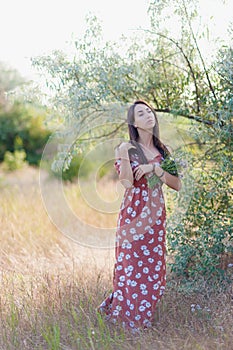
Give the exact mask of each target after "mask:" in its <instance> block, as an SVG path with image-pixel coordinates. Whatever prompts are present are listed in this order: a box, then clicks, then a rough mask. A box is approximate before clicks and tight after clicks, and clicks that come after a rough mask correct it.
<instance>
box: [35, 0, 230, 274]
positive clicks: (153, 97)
mask: <svg viewBox="0 0 233 350" xmlns="http://www.w3.org/2000/svg"><path fill="white" fill-rule="evenodd" d="M170 5H172V6H174V8H175V10H174V11H175V14H176V15H177V16H178V18H179V19H180V20H181V31H180V36H178V37H174V36H172V35H171V33H169V32H168V31H167V30H164V29H163V28H161V23H162V20H161V18H162V19H164V18H165V16H164V10H166V9H167V7H168V6H170ZM195 6H196V2H192V3H191V2H189V1H188V2H187V1H183V0H180V1H176V2H174V1H169V0H167V1H151V4H150V8H149V13H150V16H151V29H150V30H146V31H145V30H144V31H143V30H140V35H139V36H136V37H134V38H132V42H131V44H130V45H128V46H127V40H126V39H125V38H122V46H123V47H124V51H123V52H124V53H123V54H122V52H121V51H120V49H119V46H117V44H116V43H112V42H111V43H110V42H107V43H104V44H103V43H102V41H101V28H100V26H99V25H98V22H97V19H96V18H89V19H88V21H87V25H88V26H89V27H88V29H87V31H86V34H85V35H84V38H83V39H82V40H81V39H80V40H76V41H75V48H76V54H75V56H74V58H73V59H71V60H70V59H68V57H66V55H65V54H64V53H61V52H54V55H53V56H52V57H51V56H50V57H40V58H37V59H34V65H36V66H38V68H39V69H41V70H45V71H46V73H49V78H48V82H49V84H50V86H51V87H52V88H53V90H54V91H56V92H57V95H56V98H55V101H54V103H55V104H56V107H57V108H60V110H61V111H62V114H63V115H64V125H65V126H66V127H68V126H69V127H70V126H72V127H71V128H70V129H71V130H70V133H71V134H72V133H73V135H74V136H75V137H76V139H77V140H78V142H77V144H76V146H77V147H78V148H81V147H82V146H83V145H84V143H85V142H87V143H88V145H90V141H91V142H92V143H94V142H96V140H99V139H101V138H103V139H106V138H107V137H112V136H113V135H116V134H117V135H120V136H124V135H125V132H126V129H125V123H124V120H123V118H121V119H120V121H119V115H121V106H123V107H124V106H125V105H127V103H128V102H130V101H132V100H134V99H138V98H142V99H145V100H147V101H148V102H150V103H152V104H153V105H154V106H155V109H156V111H157V112H158V113H169V114H170V115H173V116H174V118H176V117H177V116H181V117H183V118H186V119H188V120H194V121H195V124H194V129H193V134H194V136H193V137H195V139H196V148H194V145H192V148H190V152H191V154H192V155H193V154H194V155H195V156H194V157H193V161H192V163H191V164H190V165H191V167H192V168H193V169H194V171H193V174H192V175H193V177H194V178H195V179H196V180H195V181H196V191H195V192H194V195H193V200H192V202H191V204H190V207H189V211H188V212H187V215H186V217H185V218H184V220H183V221H182V222H181V223H180V224H179V225H178V226H177V227H176V229H175V230H173V232H171V235H170V236H169V237H171V239H170V242H169V246H170V249H171V251H173V252H175V263H174V265H173V270H174V271H176V272H177V273H179V274H183V275H185V276H186V277H187V276H190V275H192V276H196V275H198V274H200V273H205V274H206V275H208V274H209V273H210V272H213V269H214V271H215V275H218V276H219V273H220V275H221V273H222V269H221V268H219V266H220V264H219V261H220V259H221V256H222V254H223V253H224V252H230V251H231V249H232V248H231V246H230V244H229V242H230V240H231V239H232V232H231V228H232V224H230V222H229V205H230V201H231V198H230V191H229V183H230V181H232V168H231V164H232V162H231V151H232V120H231V115H232V99H231V97H230V96H231V93H232V76H231V74H232V73H231V72H232V70H231V69H232V67H231V64H232V56H231V52H232V50H231V49H230V48H227V49H226V50H225V53H223V52H221V53H220V57H221V59H222V63H221V64H220V61H219V60H216V59H215V64H207V63H206V61H205V59H204V57H203V55H202V52H201V49H200V47H199V44H198V40H199V37H200V35H203V33H196V32H195V30H194V23H195V20H196V19H197V18H198V12H197V8H196V7H195ZM159 16H160V17H159ZM155 18H156V21H155V20H154V19H155ZM139 48H140V52H139V51H138V50H139ZM229 55H230V56H229ZM229 57H230V58H229ZM229 62H230V63H229ZM226 72H227V73H226ZM226 77H227V78H226ZM226 79H227V80H226ZM117 107H119V108H118V109H117ZM114 108H116V109H114ZM103 117H105V119H104V120H105V121H109V122H111V126H110V127H109V126H108V125H106V127H103V125H101V127H100V128H98V124H99V121H100V120H101V118H103ZM116 117H117V118H116ZM66 127H65V132H67V130H66ZM216 135H217V137H216ZM73 146H74V147H75V143H74V144H73ZM71 153H72V152H71V150H70V149H69V154H68V155H67V153H65V152H61V153H60V156H58V167H59V166H60V165H61V166H63V165H64V161H66V160H67V159H68V162H67V164H66V165H65V168H66V167H68V166H69V161H70V160H71V158H72V157H71V156H70V154H71ZM215 199H216V200H217V202H216V201H215ZM199 243H200V244H199ZM210 262H211V264H210Z"/></svg>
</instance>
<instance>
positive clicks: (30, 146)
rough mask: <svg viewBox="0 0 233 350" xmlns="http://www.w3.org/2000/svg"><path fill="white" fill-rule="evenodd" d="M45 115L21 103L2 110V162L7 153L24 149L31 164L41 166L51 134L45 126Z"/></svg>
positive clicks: (0, 145)
mask: <svg viewBox="0 0 233 350" xmlns="http://www.w3.org/2000/svg"><path fill="white" fill-rule="evenodd" d="M43 113H44V112H43ZM43 113H41V112H40V111H39V110H37V109H35V108H32V107H27V106H24V105H23V104H21V103H19V102H15V103H14V105H13V106H12V107H11V108H8V109H2V110H1V109H0V161H3V159H4V154H5V152H6V151H9V152H11V153H14V151H15V150H19V149H23V150H24V151H25V152H26V160H27V161H28V163H29V164H35V165H38V164H39V161H40V158H41V155H42V152H43V147H44V145H45V144H46V142H47V140H48V138H49V136H50V134H51V132H50V131H49V130H48V129H46V128H45V126H44V124H43V123H44V119H45V116H44V114H43Z"/></svg>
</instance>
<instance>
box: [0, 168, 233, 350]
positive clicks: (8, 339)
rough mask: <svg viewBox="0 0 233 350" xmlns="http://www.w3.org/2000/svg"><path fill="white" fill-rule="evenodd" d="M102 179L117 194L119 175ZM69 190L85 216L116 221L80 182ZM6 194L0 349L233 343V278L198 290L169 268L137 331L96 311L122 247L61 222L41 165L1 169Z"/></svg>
mask: <svg viewBox="0 0 233 350" xmlns="http://www.w3.org/2000/svg"><path fill="white" fill-rule="evenodd" d="M54 181H56V180H54ZM99 186H100V188H99V190H100V191H101V190H102V192H103V194H104V196H107V195H108V194H109V196H111V193H112V192H113V186H114V184H113V182H112V181H109V182H108V183H103V184H102V185H101V184H100V185H99ZM101 186H102V188H101ZM64 191H65V193H66V196H67V198H68V200H69V202H70V205H71V206H72V210H73V211H74V212H75V213H79V215H80V216H81V217H82V218H83V220H86V221H89V224H92V225H95V224H97V223H98V225H96V226H98V227H101V226H103V227H109V228H110V227H114V225H115V224H116V219H117V213H113V214H111V215H108V216H106V215H104V214H101V213H98V212H97V211H96V212H95V211H94V210H92V211H91V209H90V208H88V206H87V205H86V203H85V202H84V201H82V200H81V198H80V194H79V193H78V192H77V185H76V184H66V185H65V186H64ZM0 196H1V204H0V227H1V244H0V249H1V255H0V263H1V265H0V266H1V270H0V350H11V349H12V350H13V349H17V350H29V349H30V350H42V349H43V350H45V349H48V350H62V349H63V350H76V349H77V350H97V349H98V350H108V349H111V350H118V349H122V350H126V349H127V350H181V349H184V350H230V349H233V317H232V316H233V305H232V289H231V286H230V285H228V286H226V287H225V288H223V286H222V285H216V286H215V288H210V287H209V286H207V285H206V284H205V281H204V280H200V281H199V286H198V288H196V291H195V292H194V291H193V290H191V289H190V290H189V289H188V288H186V289H184V288H181V285H180V282H179V280H175V279H174V278H173V277H172V276H171V274H170V273H169V272H168V276H167V288H166V292H165V295H164V297H163V300H162V301H161V303H160V305H159V306H158V309H157V312H156V314H155V317H154V325H153V328H151V329H149V330H147V331H144V332H142V333H141V334H138V335H133V334H131V333H129V332H127V331H124V330H123V329H121V328H120V327H117V326H113V325H110V324H107V323H106V322H105V321H104V320H103V319H102V318H101V316H100V315H98V314H97V313H96V307H97V306H98V305H99V303H100V302H102V301H103V299H104V298H105V297H106V295H107V294H108V293H109V292H110V291H111V285H112V272H113V264H114V248H113V247H110V248H108V249H107V248H106V249H101V248H98V247H95V248H92V247H88V246H84V245H81V244H78V243H77V242H75V241H74V240H72V239H70V238H69V237H66V236H65V235H63V234H62V233H61V232H60V231H59V230H58V228H57V227H55V225H53V223H52V222H51V220H50V219H49V216H48V213H47V212H46V210H45V208H44V205H43V201H42V198H41V193H40V187H39V185H38V170H37V169H34V168H31V167H27V168H25V169H22V170H18V171H16V172H14V173H10V174H6V173H4V172H1V173H0ZM57 205H58V206H59V203H57ZM55 210H56V207H55ZM98 227H97V228H96V230H97V234H98ZM82 234H84V235H85V232H82ZM111 235H112V234H111ZM110 239H112V241H113V242H114V236H113V235H112V236H111V237H110Z"/></svg>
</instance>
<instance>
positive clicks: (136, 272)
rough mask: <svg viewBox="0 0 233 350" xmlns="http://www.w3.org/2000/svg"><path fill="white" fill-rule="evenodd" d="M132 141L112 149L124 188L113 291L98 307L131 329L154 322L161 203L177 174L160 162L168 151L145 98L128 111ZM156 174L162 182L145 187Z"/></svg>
mask: <svg viewBox="0 0 233 350" xmlns="http://www.w3.org/2000/svg"><path fill="white" fill-rule="evenodd" d="M127 122H128V128H129V136H130V142H123V143H121V144H120V145H119V146H118V147H117V148H116V162H115V167H116V170H117V171H118V174H119V180H120V181H121V183H122V184H123V186H124V187H125V188H126V190H125V194H124V198H123V201H122V204H121V208H120V213H119V217H118V225H117V233H116V247H115V256H116V261H115V268H114V278H113V292H112V293H111V294H110V296H109V297H108V298H107V299H106V300H104V301H103V303H102V304H101V305H100V306H99V308H98V310H99V312H100V313H101V314H104V315H106V316H107V319H108V320H110V321H112V322H113V323H116V322H120V323H121V324H122V325H123V326H124V327H125V328H128V329H132V330H134V331H137V330H139V329H140V328H145V327H149V326H151V324H152V319H153V312H154V310H155V306H156V304H157V302H158V301H159V300H160V299H161V297H162V295H163V293H164V289H165V283H166V265H165V250H166V248H165V220H166V213H165V205H164V197H163V193H162V184H163V183H164V184H166V185H167V186H169V187H171V188H173V189H174V190H176V191H179V190H180V188H181V182H180V179H179V177H178V176H174V175H171V174H170V173H168V172H166V171H164V170H163V169H162V168H161V166H160V164H161V161H162V159H164V158H166V157H167V156H169V151H168V149H167V148H166V147H165V145H163V144H162V142H161V141H160V139H159V127H158V120H157V117H156V114H155V112H154V111H153V109H152V108H151V107H150V106H149V105H148V104H147V103H146V102H144V101H136V102H135V103H134V104H133V105H132V106H131V107H130V108H129V110H128V117H127ZM153 174H155V175H156V176H157V177H158V178H159V180H160V181H158V183H157V184H156V185H155V186H154V187H153V188H150V187H149V186H148V177H149V176H152V175H153Z"/></svg>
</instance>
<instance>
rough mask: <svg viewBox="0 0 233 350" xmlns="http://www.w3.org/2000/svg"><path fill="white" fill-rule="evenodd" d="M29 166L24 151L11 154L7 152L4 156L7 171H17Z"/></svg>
mask: <svg viewBox="0 0 233 350" xmlns="http://www.w3.org/2000/svg"><path fill="white" fill-rule="evenodd" d="M25 164H27V162H26V152H25V151H24V150H20V151H14V152H13V153H12V152H9V151H6V152H5V154H4V161H3V167H4V169H6V170H10V171H13V170H17V169H21V168H23V166H24V165H25Z"/></svg>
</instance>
